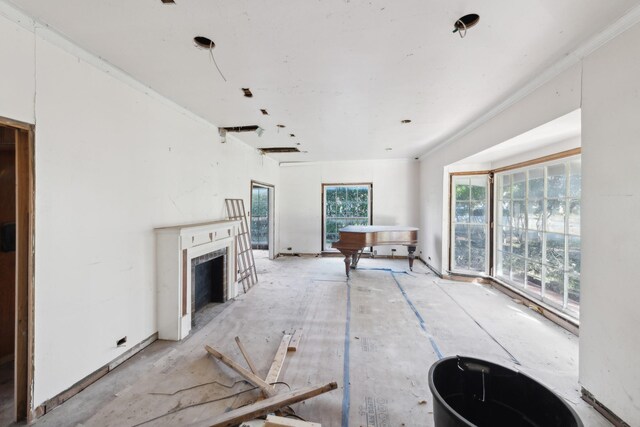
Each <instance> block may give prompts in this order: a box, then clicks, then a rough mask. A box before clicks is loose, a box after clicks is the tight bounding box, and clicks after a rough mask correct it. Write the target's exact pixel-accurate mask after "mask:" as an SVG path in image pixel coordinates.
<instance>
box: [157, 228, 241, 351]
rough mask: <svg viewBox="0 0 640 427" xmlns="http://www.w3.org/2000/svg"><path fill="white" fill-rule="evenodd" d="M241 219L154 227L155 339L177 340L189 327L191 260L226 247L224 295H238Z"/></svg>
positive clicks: (184, 335) (185, 334) (182, 336)
mask: <svg viewBox="0 0 640 427" xmlns="http://www.w3.org/2000/svg"><path fill="white" fill-rule="evenodd" d="M239 224H240V221H212V222H204V223H199V224H188V225H176V226H173V227H163V228H156V229H155V234H156V286H157V288H156V293H157V298H158V299H157V305H156V307H157V322H158V338H160V339H164V340H174V341H179V340H181V339H183V338H185V337H186V336H187V335H188V334H189V331H190V330H191V316H192V315H193V313H191V260H192V259H193V258H197V257H199V256H201V255H205V254H208V253H210V252H214V251H217V250H220V249H226V250H227V266H226V267H227V275H226V276H227V280H226V287H227V292H226V293H227V297H228V298H234V297H236V296H237V286H236V285H237V283H236V281H235V279H236V274H235V272H236V253H235V249H236V245H235V238H236V236H237V234H238V226H239Z"/></svg>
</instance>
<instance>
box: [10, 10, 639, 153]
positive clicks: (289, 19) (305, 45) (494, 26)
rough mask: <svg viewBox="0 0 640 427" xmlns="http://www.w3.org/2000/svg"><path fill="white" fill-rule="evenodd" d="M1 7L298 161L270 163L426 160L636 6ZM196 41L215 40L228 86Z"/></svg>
mask: <svg viewBox="0 0 640 427" xmlns="http://www.w3.org/2000/svg"><path fill="white" fill-rule="evenodd" d="M10 1H11V2H12V3H13V4H14V5H15V6H17V7H18V8H20V9H22V10H23V11H25V12H26V13H27V14H29V15H31V16H33V17H34V18H35V19H37V20H38V21H40V22H42V23H44V24H47V25H49V26H50V27H52V28H53V29H55V30H57V31H59V32H60V33H62V34H63V35H65V36H66V37H67V38H69V39H71V40H73V41H74V42H75V43H76V44H78V45H79V46H80V47H82V48H84V49H86V50H88V51H90V52H92V53H94V54H95V55H97V56H99V57H101V58H103V59H105V60H106V61H108V62H110V63H111V64H113V65H115V66H116V67H118V68H121V69H122V70H124V71H125V72H127V73H128V74H130V75H131V76H133V77H134V78H136V79H138V80H139V81H141V82H142V83H144V84H146V85H148V86H150V87H151V88H153V89H154V90H156V91H157V92H159V93H161V94H163V95H164V96H166V97H167V98H169V99H171V100H173V101H175V102H176V103H178V104H180V105H182V106H183V107H185V108H187V109H189V110H191V111H193V112H194V113H195V114H197V115H199V116H201V117H203V118H205V119H206V120H208V121H210V122H211V123H213V124H214V125H217V126H241V125H254V124H255V125H259V126H261V127H262V128H264V129H265V130H266V131H265V133H264V135H263V136H262V137H261V138H258V137H257V135H255V134H241V135H240V138H241V139H242V140H243V141H245V142H247V143H249V144H251V145H252V146H255V147H266V146H293V145H295V144H296V143H300V146H299V148H300V149H301V150H304V151H306V153H300V154H279V155H274V156H273V157H274V158H276V159H278V160H280V161H320V160H337V159H377V158H412V157H415V156H418V155H420V154H423V153H424V152H426V151H427V150H428V148H429V147H432V146H433V145H435V144H437V143H439V142H441V141H443V140H444V139H446V137H447V136H450V135H452V134H454V133H455V132H456V131H458V130H460V129H461V128H463V127H464V126H465V125H466V124H468V123H469V122H471V121H472V120H473V119H475V118H477V117H479V116H480V115H481V114H482V113H483V112H485V111H487V110H488V109H490V108H491V107H493V106H495V105H497V104H498V103H499V102H500V101H502V100H504V99H505V98H507V97H508V96H509V95H510V94H512V93H513V92H515V91H516V90H517V89H519V88H520V87H522V86H523V85H524V84H525V83H526V82H527V81H529V80H530V79H532V78H533V77H535V76H536V75H538V74H540V73H541V72H542V71H543V70H544V69H546V68H548V67H549V66H551V65H552V64H554V63H556V62H557V61H558V60H559V59H561V58H562V57H563V56H564V55H566V54H567V53H569V52H571V51H572V50H574V49H575V48H576V47H577V46H578V45H579V44H580V43H581V42H582V41H584V40H585V39H586V38H588V37H590V36H592V35H594V34H596V33H598V32H600V31H601V30H603V29H604V28H605V27H606V26H607V25H608V24H610V23H611V22H613V21H615V20H616V19H618V18H620V17H621V16H623V15H624V14H625V12H627V11H628V10H629V9H631V8H632V7H633V6H635V5H636V4H637V3H638V1H637V0H607V1H603V0H562V1H558V0H535V1H527V2H520V1H505V0H476V1H471V0H447V1H443V0H395V1H389V0H386V1H383V0H369V1H362V0H317V1H310V0H308V1H301V0H271V1H266V0H175V1H176V4H173V5H165V4H163V3H162V2H161V0H134V1H132V0H100V1H98V0H94V1H88V0H56V1H42V0H10ZM467 13H478V14H480V23H479V24H478V25H477V26H476V27H474V28H472V29H470V30H469V31H468V34H467V36H466V37H465V38H464V39H461V38H460V37H459V36H458V35H457V34H452V29H453V23H454V22H455V21H456V19H457V18H459V17H460V16H462V15H465V14H467ZM196 35H202V36H207V37H209V38H211V39H212V40H213V41H214V42H215V43H216V47H215V49H214V50H213V54H214V57H215V59H216V61H217V63H218V65H219V66H220V68H221V70H222V72H223V73H224V75H225V77H226V79H227V81H226V82H225V81H223V79H222V78H221V77H220V75H219V74H218V72H217V70H216V69H215V66H214V64H213V62H212V61H211V58H210V57H209V52H208V51H207V50H202V49H198V48H196V47H195V46H194V43H193V37H194V36H196ZM243 87H248V88H250V89H251V91H252V92H253V95H254V96H253V98H245V97H244V96H243V93H242V91H241V88H243ZM261 108H264V109H266V110H268V112H269V114H270V115H269V116H263V115H262V114H261V112H260V109H261ZM402 119H411V120H412V123H410V124H401V123H400V121H401V120H402ZM277 124H284V125H285V126H286V128H284V129H281V130H278V128H277V127H276V125H277ZM289 133H294V134H295V135H296V137H295V138H291V137H289ZM387 148H391V149H392V150H391V151H389V150H387Z"/></svg>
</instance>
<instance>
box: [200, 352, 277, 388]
mask: <svg viewBox="0 0 640 427" xmlns="http://www.w3.org/2000/svg"><path fill="white" fill-rule="evenodd" d="M204 348H205V349H206V350H207V351H208V352H209V353H210V354H211V355H212V356H213V357H215V358H216V359H218V360H219V361H221V362H222V363H224V364H225V365H227V366H228V367H230V368H231V369H233V370H234V371H236V372H237V373H239V374H240V375H241V376H242V377H243V378H244V379H246V380H247V381H249V382H250V383H251V384H253V385H255V386H257V387H259V388H260V390H261V391H262V392H263V393H264V394H266V395H267V396H269V397H271V396H274V395H275V394H276V393H275V391H274V390H273V388H272V387H271V386H270V385H269V383H267V382H265V381H264V380H262V379H261V378H260V377H258V376H257V375H255V374H253V373H251V372H249V371H247V370H246V369H244V368H243V367H242V366H240V365H238V364H237V363H236V362H235V361H234V360H233V359H231V358H230V357H228V356H226V355H224V354H222V353H220V352H219V351H218V350H215V349H213V348H211V347H209V346H208V345H205V346H204Z"/></svg>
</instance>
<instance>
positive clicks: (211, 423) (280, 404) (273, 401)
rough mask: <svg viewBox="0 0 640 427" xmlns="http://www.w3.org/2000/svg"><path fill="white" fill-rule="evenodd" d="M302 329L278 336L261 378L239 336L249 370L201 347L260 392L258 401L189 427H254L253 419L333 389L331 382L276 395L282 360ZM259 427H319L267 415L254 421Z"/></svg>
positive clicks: (241, 350) (293, 346)
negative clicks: (277, 343)
mask: <svg viewBox="0 0 640 427" xmlns="http://www.w3.org/2000/svg"><path fill="white" fill-rule="evenodd" d="M301 333H302V330H298V331H296V332H295V333H294V334H293V335H284V336H283V337H282V341H281V342H280V346H279V347H278V350H277V351H276V355H275V357H274V358H273V362H272V363H271V367H270V368H269V372H268V373H267V376H266V378H265V379H262V378H260V376H259V375H258V371H257V369H256V366H255V364H254V363H253V360H252V359H251V357H250V356H249V354H248V352H247V350H246V348H245V347H244V345H243V344H242V342H241V341H240V338H239V337H236V338H235V340H236V344H237V345H238V348H239V349H240V353H242V356H243V358H244V360H245V362H246V363H247V365H248V367H249V370H247V369H246V368H244V367H243V366H242V365H240V364H239V363H237V362H236V361H235V360H233V359H232V358H231V357H229V356H227V355H225V354H223V353H222V352H220V351H218V350H216V349H214V348H213V347H211V346H208V345H205V349H206V350H207V352H208V353H209V354H210V355H211V356H213V357H215V358H216V359H218V360H219V361H220V362H222V363H224V364H225V365H227V366H228V367H230V368H231V369H233V370H234V371H236V372H237V373H238V374H240V375H241V376H242V377H243V378H244V379H245V380H247V381H248V382H250V383H251V384H253V385H254V386H256V387H257V388H259V389H260V392H261V394H262V400H258V401H256V402H254V403H253V404H250V405H247V406H243V407H241V408H238V409H235V410H232V411H229V412H227V413H225V414H221V415H218V416H215V417H211V418H208V419H206V420H202V421H199V422H197V423H195V424H192V425H191V426H192V427H222V426H227V427H233V426H237V425H239V424H241V423H244V422H245V421H247V423H245V425H246V426H254V425H258V424H254V421H250V420H254V419H255V418H257V417H262V416H265V415H268V414H271V413H274V412H278V411H280V410H282V409H283V408H286V407H287V406H289V405H291V404H293V403H297V402H301V401H303V400H306V399H310V398H312V397H314V396H318V395H320V394H323V393H326V392H328V391H331V390H335V389H336V388H337V384H336V383H335V381H334V382H330V383H328V384H324V385H320V386H315V387H306V388H302V389H298V390H291V391H289V392H284V393H278V392H277V391H276V388H275V384H276V383H277V382H278V378H279V376H280V373H281V370H282V366H283V365H284V361H285V358H286V356H287V352H289V351H296V350H297V347H298V344H299V342H300V337H301ZM255 422H257V423H262V424H260V427H262V426H271V427H303V426H304V427H313V426H319V424H316V423H309V422H306V421H298V420H293V419H291V418H284V417H277V416H273V415H271V416H269V417H267V420H266V421H255Z"/></svg>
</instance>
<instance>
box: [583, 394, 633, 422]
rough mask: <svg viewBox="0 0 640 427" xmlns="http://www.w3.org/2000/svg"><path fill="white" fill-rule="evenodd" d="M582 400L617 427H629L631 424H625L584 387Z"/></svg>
mask: <svg viewBox="0 0 640 427" xmlns="http://www.w3.org/2000/svg"><path fill="white" fill-rule="evenodd" d="M582 400H584V401H585V402H587V403H588V404H589V405H591V406H593V409H595V410H596V411H598V412H599V413H600V415H602V416H603V417H605V418H606V419H607V420H608V421H609V422H610V423H611V424H613V425H614V426H616V427H629V424H627V423H625V422H624V421H623V420H622V418H620V417H619V416H617V415H616V414H614V413H613V412H612V411H611V410H610V409H609V408H607V407H606V406H604V405H603V404H602V403H601V402H599V401H598V399H596V398H595V397H593V394H591V393H590V392H589V391H588V390H587V389H585V388H584V387H582Z"/></svg>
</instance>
